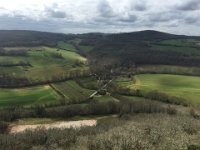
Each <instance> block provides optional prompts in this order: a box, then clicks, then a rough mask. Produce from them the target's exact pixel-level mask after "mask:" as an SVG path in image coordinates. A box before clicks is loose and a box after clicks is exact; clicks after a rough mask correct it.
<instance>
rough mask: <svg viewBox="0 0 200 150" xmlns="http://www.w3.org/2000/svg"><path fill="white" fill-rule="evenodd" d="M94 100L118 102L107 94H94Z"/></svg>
mask: <svg viewBox="0 0 200 150" xmlns="http://www.w3.org/2000/svg"><path fill="white" fill-rule="evenodd" d="M94 100H95V101H97V102H113V101H114V102H119V100H118V99H116V98H114V97H112V96H109V95H104V96H101V95H100V96H95V97H94Z"/></svg>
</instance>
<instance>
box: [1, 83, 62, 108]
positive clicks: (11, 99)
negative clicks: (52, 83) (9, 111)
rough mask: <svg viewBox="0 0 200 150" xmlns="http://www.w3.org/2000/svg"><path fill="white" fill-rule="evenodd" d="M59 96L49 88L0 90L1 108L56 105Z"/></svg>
mask: <svg viewBox="0 0 200 150" xmlns="http://www.w3.org/2000/svg"><path fill="white" fill-rule="evenodd" d="M58 99H59V96H58V95H57V94H56V93H55V92H54V90H53V89H51V87H49V86H36V87H30V88H19V89H0V107H7V106H31V105H35V104H46V103H54V102H56V101H57V100H58Z"/></svg>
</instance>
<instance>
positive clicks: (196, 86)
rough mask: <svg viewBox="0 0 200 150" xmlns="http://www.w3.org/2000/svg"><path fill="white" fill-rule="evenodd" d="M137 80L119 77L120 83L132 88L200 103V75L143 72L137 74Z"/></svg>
mask: <svg viewBox="0 0 200 150" xmlns="http://www.w3.org/2000/svg"><path fill="white" fill-rule="evenodd" d="M135 80H136V82H135V83H134V80H131V79H126V78H125V79H118V84H120V85H121V86H124V87H129V88H131V89H141V90H142V91H143V92H149V91H152V90H157V91H159V92H163V93H166V94H168V95H171V96H178V97H182V98H184V99H187V100H189V101H191V103H193V104H197V105H199V104H200V100H199V97H200V77H193V76H182V75H167V74H142V75H136V76H135Z"/></svg>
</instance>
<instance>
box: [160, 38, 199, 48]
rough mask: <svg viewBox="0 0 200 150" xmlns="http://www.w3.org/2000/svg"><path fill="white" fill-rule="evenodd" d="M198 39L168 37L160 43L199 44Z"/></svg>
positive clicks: (174, 44) (188, 45)
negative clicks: (168, 38)
mask: <svg viewBox="0 0 200 150" xmlns="http://www.w3.org/2000/svg"><path fill="white" fill-rule="evenodd" d="M199 43H200V41H199V40H195V39H170V40H164V41H161V42H160V44H167V45H173V46H186V47H190V46H199Z"/></svg>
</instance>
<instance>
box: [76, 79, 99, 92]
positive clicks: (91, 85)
mask: <svg viewBox="0 0 200 150" xmlns="http://www.w3.org/2000/svg"><path fill="white" fill-rule="evenodd" d="M79 82H80V84H81V86H82V87H84V88H86V89H91V90H97V89H98V83H97V80H96V79H95V78H93V77H88V78H83V79H79Z"/></svg>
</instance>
